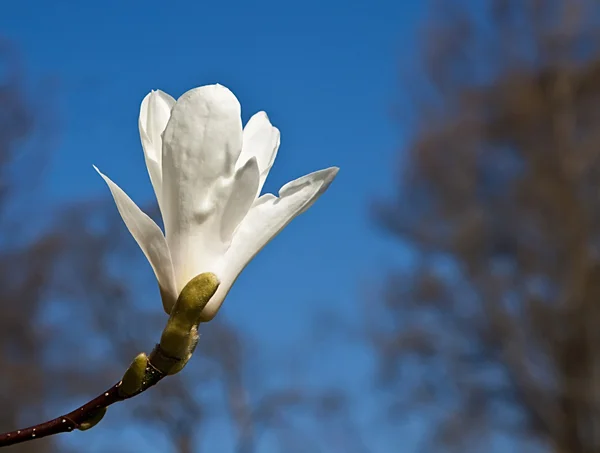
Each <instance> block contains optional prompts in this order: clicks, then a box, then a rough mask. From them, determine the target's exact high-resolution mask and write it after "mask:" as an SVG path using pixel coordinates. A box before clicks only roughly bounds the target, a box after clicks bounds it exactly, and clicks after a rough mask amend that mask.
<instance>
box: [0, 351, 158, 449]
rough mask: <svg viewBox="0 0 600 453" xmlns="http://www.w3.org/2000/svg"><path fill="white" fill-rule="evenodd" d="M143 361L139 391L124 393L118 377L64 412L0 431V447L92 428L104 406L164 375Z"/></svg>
mask: <svg viewBox="0 0 600 453" xmlns="http://www.w3.org/2000/svg"><path fill="white" fill-rule="evenodd" d="M157 348H158V346H157ZM147 363H148V364H147V366H146V369H145V380H144V381H143V382H142V387H141V388H140V390H139V391H137V392H135V393H132V394H125V393H124V392H122V391H121V390H122V389H121V384H122V383H123V381H119V382H118V383H117V384H115V385H113V386H112V387H111V388H110V389H108V390H107V391H106V392H104V393H102V394H101V395H99V396H97V397H96V398H94V399H92V400H91V401H89V402H87V403H85V404H84V405H83V406H81V407H79V408H77V409H75V410H74V411H72V412H69V413H68V414H66V415H63V416H61V417H57V418H54V419H52V420H49V421H46V422H44V423H40V424H38V425H34V426H30V427H28V428H23V429H19V430H16V431H11V432H8V433H4V434H0V447H7V446H9V445H14V444H18V443H21V442H27V441H30V440H35V439H41V438H42V437H47V436H52V435H54V434H60V433H67V432H71V431H73V430H74V429H79V430H81V431H85V430H86V429H89V428H92V427H93V426H95V425H96V424H97V423H98V422H99V421H100V420H101V419H102V417H103V416H104V412H105V411H106V408H107V407H108V406H110V405H111V404H114V403H118V402H120V401H124V400H126V399H129V398H133V397H134V396H136V395H139V394H140V393H142V392H145V391H146V390H148V389H149V388H150V387H152V386H154V385H156V384H157V383H158V381H160V380H161V379H162V378H164V377H165V374H163V373H162V372H160V371H159V370H158V369H156V368H155V367H154V366H153V365H152V364H151V363H150V362H149V361H148V362H147Z"/></svg>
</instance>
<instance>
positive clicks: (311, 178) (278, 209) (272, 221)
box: [202, 167, 339, 321]
mask: <svg viewBox="0 0 600 453" xmlns="http://www.w3.org/2000/svg"><path fill="white" fill-rule="evenodd" d="M338 170H339V169H338V168H337V167H331V168H327V169H325V170H320V171H316V172H314V173H311V174H309V175H306V176H303V177H302V178H299V179H296V180H295V181H292V182H290V183H288V184H286V185H285V186H283V187H282V188H281V190H280V191H279V198H277V197H275V196H273V195H271V194H266V195H263V196H262V197H260V198H259V199H258V200H256V202H255V203H254V205H253V206H252V208H251V209H250V212H249V213H248V215H247V216H246V217H245V218H244V220H243V221H242V223H241V224H240V226H239V228H238V229H237V231H236V233H235V235H234V237H233V241H232V243H231V247H230V248H229V250H228V251H227V254H226V255H225V259H224V260H223V269H221V271H220V273H219V279H220V280H221V284H220V285H219V289H218V290H217V292H216V294H215V295H214V296H213V297H212V298H211V300H210V301H209V302H208V305H207V306H206V308H205V309H204V310H203V312H202V317H203V321H209V320H210V319H212V318H213V317H214V316H215V315H216V313H217V311H218V310H219V308H220V306H221V304H222V303H223V300H224V299H225V297H226V296H227V293H228V292H229V290H230V288H231V286H232V285H233V283H234V282H235V280H236V279H237V277H238V275H239V274H240V272H241V271H242V270H243V269H244V267H246V265H247V264H248V263H249V262H250V260H252V258H254V256H255V255H256V254H257V253H258V252H259V251H260V250H261V249H262V248H263V247H264V246H265V245H266V244H267V243H268V242H269V241H270V240H271V239H273V238H274V237H275V236H276V235H277V234H278V233H279V232H280V231H281V230H282V229H283V228H285V226H286V225H287V224H288V223H290V222H291V221H292V219H293V218H294V217H296V216H298V215H299V214H301V213H302V212H304V211H306V210H307V209H308V208H309V207H310V206H311V205H312V204H313V203H314V202H315V201H316V200H317V198H319V197H320V196H321V195H322V194H323V193H324V192H325V190H327V188H328V187H329V185H330V184H331V182H332V181H333V179H334V178H335V176H336V174H337V172H338Z"/></svg>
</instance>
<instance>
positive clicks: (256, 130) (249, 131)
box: [238, 112, 280, 195]
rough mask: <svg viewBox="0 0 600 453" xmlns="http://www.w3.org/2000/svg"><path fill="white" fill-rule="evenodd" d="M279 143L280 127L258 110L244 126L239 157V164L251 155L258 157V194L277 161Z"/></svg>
mask: <svg viewBox="0 0 600 453" xmlns="http://www.w3.org/2000/svg"><path fill="white" fill-rule="evenodd" d="M279 143H280V133H279V129H277V128H276V127H273V126H272V125H271V122H270V121H269V117H268V116H267V114H266V113H265V112H258V113H256V114H255V115H253V116H252V118H250V120H248V123H247V124H246V127H245V128H244V136H243V144H242V152H241V154H240V157H239V159H238V165H242V164H244V163H245V162H246V161H247V160H248V159H250V158H251V157H256V160H257V161H258V169H259V171H260V182H259V186H258V195H260V191H261V190H262V187H263V185H264V184H265V180H266V179H267V176H268V174H269V170H271V167H272V166H273V162H275V157H276V156H277V150H278V149H279Z"/></svg>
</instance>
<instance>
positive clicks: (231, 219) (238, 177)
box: [220, 157, 260, 243]
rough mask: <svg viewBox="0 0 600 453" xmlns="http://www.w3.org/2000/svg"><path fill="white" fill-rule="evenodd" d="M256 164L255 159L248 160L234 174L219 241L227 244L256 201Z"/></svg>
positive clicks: (258, 176)
mask: <svg viewBox="0 0 600 453" xmlns="http://www.w3.org/2000/svg"><path fill="white" fill-rule="evenodd" d="M259 178H260V175H259V172H258V163H257V160H256V157H252V158H251V159H249V160H248V161H247V162H246V163H245V164H244V165H243V166H242V167H241V168H240V169H238V170H237V171H236V172H235V176H234V178H233V183H232V184H231V192H230V195H229V199H228V200H227V202H226V204H225V206H224V208H223V213H222V216H221V229H220V230H221V231H220V235H221V241H222V242H224V243H229V242H230V241H231V239H232V236H233V232H234V231H235V229H236V228H237V227H238V225H239V224H240V222H241V221H242V220H243V219H244V217H246V214H248V211H249V210H250V208H251V207H252V203H253V202H254V200H255V199H256V193H257V190H258V184H259Z"/></svg>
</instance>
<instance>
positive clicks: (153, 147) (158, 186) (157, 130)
mask: <svg viewBox="0 0 600 453" xmlns="http://www.w3.org/2000/svg"><path fill="white" fill-rule="evenodd" d="M173 105H175V99H173V98H172V97H171V96H169V95H168V94H167V93H165V92H163V91H160V90H157V91H152V92H150V93H148V94H147V95H146V97H145V98H144V100H143V101H142V105H141V107H140V118H139V122H138V124H139V129H140V137H141V140H142V147H143V149H144V157H145V159H146V167H147V168H148V174H149V175H150V181H152V186H153V187H154V193H155V194H156V199H157V201H158V206H159V207H161V204H162V133H163V132H164V130H165V127H167V121H169V117H170V116H171V109H172V108H173ZM161 212H162V211H161Z"/></svg>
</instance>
